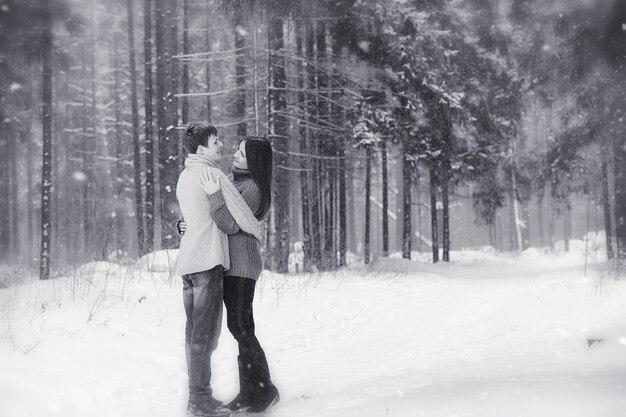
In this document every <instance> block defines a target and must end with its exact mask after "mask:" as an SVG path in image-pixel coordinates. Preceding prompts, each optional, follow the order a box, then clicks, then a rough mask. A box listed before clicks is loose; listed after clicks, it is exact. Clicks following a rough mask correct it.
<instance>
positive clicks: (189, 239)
mask: <svg viewBox="0 0 626 417" xmlns="http://www.w3.org/2000/svg"><path fill="white" fill-rule="evenodd" d="M205 170H209V171H210V172H211V174H212V175H213V178H216V179H217V181H219V183H220V185H221V187H222V191H223V194H224V199H225V201H226V205H227V207H228V209H229V211H230V212H231V213H232V214H233V217H235V218H236V220H237V223H238V224H239V225H240V227H241V229H242V230H244V231H246V232H248V233H251V234H253V235H255V236H259V237H260V234H261V232H260V231H261V227H260V224H259V222H258V221H257V220H256V218H255V217H254V214H253V213H252V211H250V208H249V207H248V205H247V204H246V203H245V201H244V200H243V198H242V197H241V195H240V194H239V192H237V189H236V188H235V186H234V185H233V184H232V183H231V182H230V181H229V180H228V178H227V177H226V175H224V173H223V172H222V171H221V170H220V169H219V168H218V167H217V166H216V165H215V163H213V162H212V161H209V160H208V159H206V158H202V156H201V155H197V154H190V155H189V158H187V160H186V161H185V169H184V170H183V172H182V173H181V174H180V176H179V177H178V183H177V185H176V197H177V198H178V203H179V205H180V209H181V212H182V214H183V217H184V219H185V221H186V222H187V232H186V233H185V235H184V236H183V237H182V239H181V242H180V249H179V253H178V262H177V273H178V274H179V275H187V274H193V273H196V272H201V271H208V270H211V269H213V268H214V267H216V266H218V265H222V266H223V267H224V269H228V268H230V253H229V249H228V237H227V235H226V234H225V233H224V232H223V231H221V230H220V228H219V227H218V226H217V225H216V224H215V222H214V221H213V219H212V218H211V205H210V204H209V199H208V196H207V194H206V192H205V191H204V189H203V188H202V185H201V184H202V173H203V172H204V171H205Z"/></svg>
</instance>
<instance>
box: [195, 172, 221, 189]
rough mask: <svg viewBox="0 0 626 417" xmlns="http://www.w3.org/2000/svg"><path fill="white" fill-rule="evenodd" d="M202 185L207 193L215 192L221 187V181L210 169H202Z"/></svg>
mask: <svg viewBox="0 0 626 417" xmlns="http://www.w3.org/2000/svg"><path fill="white" fill-rule="evenodd" d="M200 185H201V186H202V188H203V189H204V191H205V192H206V193H207V194H213V193H216V192H218V191H219V190H220V189H221V186H220V183H219V182H218V180H217V179H216V178H215V177H214V176H213V174H212V173H211V171H209V170H208V169H206V170H204V171H202V179H201V180H200Z"/></svg>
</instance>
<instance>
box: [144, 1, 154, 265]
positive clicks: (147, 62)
mask: <svg viewBox="0 0 626 417" xmlns="http://www.w3.org/2000/svg"><path fill="white" fill-rule="evenodd" d="M152 1H153V0H144V18H143V22H144V113H145V125H144V136H145V139H144V140H145V149H146V150H145V152H146V233H145V243H144V250H145V252H146V253H147V252H152V251H153V250H154V217H155V205H154V149H155V144H154V139H153V135H154V129H153V117H152V113H153V103H152V100H153V94H152Z"/></svg>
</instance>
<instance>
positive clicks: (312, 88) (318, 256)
mask: <svg viewBox="0 0 626 417" xmlns="http://www.w3.org/2000/svg"><path fill="white" fill-rule="evenodd" d="M306 56H307V59H308V61H309V62H313V60H314V59H315V27H314V25H313V23H311V22H308V23H307V26H306ZM306 72H307V83H308V87H307V92H308V95H307V101H309V106H308V109H309V110H308V117H307V120H308V123H309V124H311V125H314V124H315V123H316V121H317V120H316V117H315V116H316V115H317V105H316V102H317V99H316V97H315V93H316V91H317V87H316V85H317V84H316V83H317V81H316V80H317V74H316V69H315V66H314V65H307V68H306ZM308 139H309V141H308V142H309V146H308V148H309V152H310V153H311V154H313V155H314V156H317V155H319V135H318V134H317V133H314V132H313V130H312V129H309V137H308ZM311 162H312V163H311V165H312V168H313V170H312V172H311V204H310V209H311V214H310V216H311V229H310V230H311V238H312V239H311V261H312V264H314V265H315V266H316V268H317V269H318V270H320V269H321V268H322V250H321V248H322V243H321V233H320V231H321V222H320V199H319V188H320V186H319V185H320V182H319V181H320V169H319V166H320V161H319V159H317V158H313V160H312V161H311Z"/></svg>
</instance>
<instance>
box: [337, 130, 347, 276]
mask: <svg viewBox="0 0 626 417" xmlns="http://www.w3.org/2000/svg"><path fill="white" fill-rule="evenodd" d="M345 146H346V138H345V136H343V135H341V137H340V138H339V149H338V153H337V157H338V158H339V169H338V170H337V175H338V176H339V266H340V267H342V266H347V260H346V252H347V248H348V241H347V236H348V234H347V231H346V226H347V219H346V216H347V214H346V152H345Z"/></svg>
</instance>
